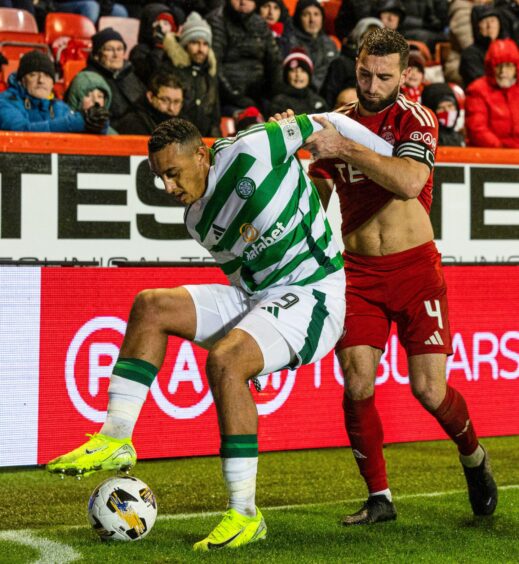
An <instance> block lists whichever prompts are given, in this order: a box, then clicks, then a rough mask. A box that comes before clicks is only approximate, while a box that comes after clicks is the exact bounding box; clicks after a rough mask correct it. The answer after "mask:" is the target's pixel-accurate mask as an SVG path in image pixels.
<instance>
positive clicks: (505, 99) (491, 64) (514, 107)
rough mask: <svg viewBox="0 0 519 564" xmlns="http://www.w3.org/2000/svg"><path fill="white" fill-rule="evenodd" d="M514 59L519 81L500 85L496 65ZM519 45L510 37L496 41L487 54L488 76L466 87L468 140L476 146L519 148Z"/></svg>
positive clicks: (486, 69)
mask: <svg viewBox="0 0 519 564" xmlns="http://www.w3.org/2000/svg"><path fill="white" fill-rule="evenodd" d="M500 63H513V64H515V68H516V81H515V84H514V85H513V86H511V87H510V88H500V87H499V86H498V84H497V82H496V78H495V67H496V66H497V65H499V64H500ZM518 72H519V49H518V48H517V45H516V44H515V43H514V42H513V41H512V40H511V39H502V40H499V39H498V40H496V41H493V42H492V43H491V44H490V47H489V48H488V51H487V55H486V57H485V76H483V77H481V78H478V79H477V80H475V81H474V82H473V83H472V84H471V85H470V86H469V87H468V89H467V92H466V96H467V97H466V100H465V125H466V128H467V136H468V139H469V144H470V145H472V146H474V147H513V148H519V103H518V100H519V83H518V81H517V75H518Z"/></svg>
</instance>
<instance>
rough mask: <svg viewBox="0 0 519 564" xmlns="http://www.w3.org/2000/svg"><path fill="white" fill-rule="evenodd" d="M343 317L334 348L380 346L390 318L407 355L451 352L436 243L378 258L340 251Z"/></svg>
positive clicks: (444, 289) (443, 286)
mask: <svg viewBox="0 0 519 564" xmlns="http://www.w3.org/2000/svg"><path fill="white" fill-rule="evenodd" d="M344 262H345V266H344V268H345V270H346V319H345V322H344V333H343V336H342V337H341V339H340V340H339V342H338V343H337V345H336V347H335V348H336V350H341V349H343V348H346V347H353V346H356V345H370V346H372V347H376V348H377V349H381V350H384V348H385V346H386V341H387V339H388V336H389V330H390V327H391V322H392V321H394V322H395V323H396V324H397V328H398V338H399V339H400V342H401V343H402V346H403V347H404V348H405V350H406V352H407V355H408V356H412V355H417V354H429V353H433V354H434V353H441V354H452V346H451V334H450V328H449V317H448V308H447V286H446V284H445V279H444V277H443V271H442V266H441V255H440V253H439V252H438V250H437V249H436V245H435V244H434V241H431V242H429V243H425V244H424V245H420V246H418V247H414V248H413V249H408V250H407V251H403V252H401V253H394V254H391V255H386V256H382V257H372V256H363V255H357V254H354V253H349V252H348V253H345V254H344Z"/></svg>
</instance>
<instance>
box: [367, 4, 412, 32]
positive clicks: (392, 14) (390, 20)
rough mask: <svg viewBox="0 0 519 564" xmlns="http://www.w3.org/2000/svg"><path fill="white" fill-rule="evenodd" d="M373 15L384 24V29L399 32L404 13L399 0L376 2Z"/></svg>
mask: <svg viewBox="0 0 519 564" xmlns="http://www.w3.org/2000/svg"><path fill="white" fill-rule="evenodd" d="M373 15H374V16H375V17H376V18H378V19H379V20H380V21H381V22H382V23H383V24H384V27H387V28H388V29H391V30H393V31H396V30H400V28H401V26H402V23H403V22H404V20H405V16H406V13H405V8H404V5H403V4H402V2H401V1H400V0H378V2H375V5H374V6H373Z"/></svg>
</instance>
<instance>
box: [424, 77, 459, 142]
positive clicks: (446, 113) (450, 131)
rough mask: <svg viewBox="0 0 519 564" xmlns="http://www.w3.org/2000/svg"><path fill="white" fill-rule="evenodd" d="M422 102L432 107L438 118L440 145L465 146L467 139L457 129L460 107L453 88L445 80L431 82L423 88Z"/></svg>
mask: <svg viewBox="0 0 519 564" xmlns="http://www.w3.org/2000/svg"><path fill="white" fill-rule="evenodd" d="M421 103H422V105H423V106H427V107H428V108H430V109H431V110H432V111H433V112H434V113H435V114H436V117H437V118H438V124H439V138H438V143H439V145H443V146H448V147H464V146H465V139H464V138H463V135H462V134H461V133H459V132H458V131H456V129H455V126H456V123H457V121H458V118H459V115H460V107H459V105H458V101H457V99H456V96H455V95H454V92H453V90H452V88H451V87H450V86H449V85H448V84H446V83H445V82H436V83H434V84H429V85H427V86H426V87H425V88H424V89H423V92H422V102H421Z"/></svg>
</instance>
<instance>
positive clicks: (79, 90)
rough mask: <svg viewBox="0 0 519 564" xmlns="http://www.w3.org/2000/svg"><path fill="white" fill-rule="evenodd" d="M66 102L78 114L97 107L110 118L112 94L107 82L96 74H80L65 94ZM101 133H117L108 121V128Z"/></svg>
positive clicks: (87, 72)
mask: <svg viewBox="0 0 519 564" xmlns="http://www.w3.org/2000/svg"><path fill="white" fill-rule="evenodd" d="M65 101H66V102H67V104H68V105H69V106H70V108H71V109H72V110H74V111H76V112H84V111H87V110H89V109H90V108H92V107H94V106H97V107H99V108H104V109H105V110H106V112H107V115H108V116H109V113H108V112H109V110H110V104H111V103H112V93H111V92H110V87H109V86H108V83H107V82H106V80H105V79H104V78H103V77H102V76H101V75H99V74H97V73H96V72H89V71H86V72H80V73H79V74H78V75H76V76H75V78H74V80H73V81H72V82H71V84H70V86H69V88H68V90H67V92H66V93H65ZM100 133H104V134H109V135H114V134H116V133H117V131H115V130H114V129H113V128H112V127H110V123H109V121H108V120H107V122H106V127H105V129H103V131H100Z"/></svg>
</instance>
